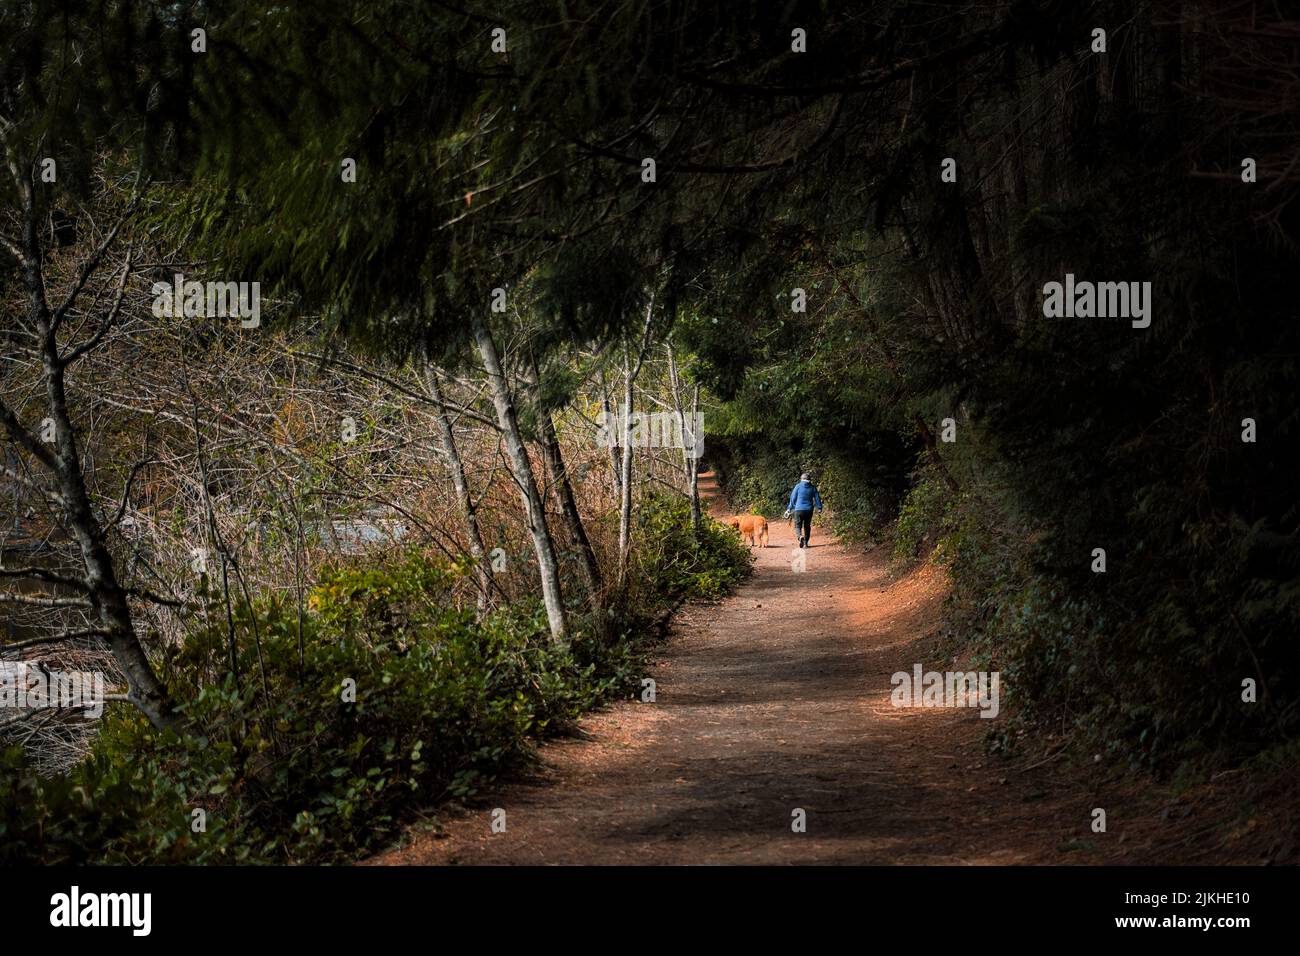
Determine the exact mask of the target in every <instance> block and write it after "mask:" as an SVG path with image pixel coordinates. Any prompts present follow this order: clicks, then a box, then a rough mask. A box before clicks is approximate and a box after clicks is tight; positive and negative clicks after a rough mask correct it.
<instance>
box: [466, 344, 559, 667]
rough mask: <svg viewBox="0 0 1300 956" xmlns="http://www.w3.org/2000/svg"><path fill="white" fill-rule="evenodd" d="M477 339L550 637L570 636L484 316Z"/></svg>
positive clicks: (529, 470)
mask: <svg viewBox="0 0 1300 956" xmlns="http://www.w3.org/2000/svg"><path fill="white" fill-rule="evenodd" d="M473 322H474V339H475V341H476V342H477V344H478V350H479V355H480V356H481V357H482V359H483V367H484V369H485V370H486V371H487V376H488V385H489V387H490V388H491V389H492V404H493V406H494V407H495V408H496V414H497V425H498V427H499V428H500V429H501V433H502V437H504V438H505V442H506V453H507V454H508V455H509V457H510V468H511V471H512V472H514V476H515V482H516V483H517V484H518V485H519V493H520V495H521V496H522V497H523V502H524V515H525V517H526V518H527V520H528V532H529V534H530V535H532V539H533V550H534V551H535V552H536V553H537V569H538V571H539V572H540V573H541V577H542V601H543V603H545V605H546V619H547V622H548V623H549V625H550V629H551V639H552V640H554V641H563V640H565V639H566V638H567V637H568V624H567V621H566V620H565V614H564V595H563V592H562V591H561V588H560V566H559V562H558V561H557V559H556V556H555V543H554V542H553V541H552V540H551V532H550V530H549V529H548V528H547V527H546V511H545V509H544V507H543V505H542V496H541V494H540V493H539V492H538V490H537V481H536V480H535V479H534V477H533V466H532V463H531V462H529V460H528V450H527V449H526V448H525V447H524V440H523V436H522V435H521V433H520V431H519V416H518V414H517V413H516V411H515V405H514V399H513V398H512V397H511V394H510V386H509V384H508V383H507V382H506V376H505V372H504V371H502V368H501V356H500V355H499V354H498V353H497V346H496V342H494V341H493V340H492V333H491V331H489V329H488V327H487V325H486V324H485V323H484V322H483V320H482V319H478V318H476V319H474V320H473Z"/></svg>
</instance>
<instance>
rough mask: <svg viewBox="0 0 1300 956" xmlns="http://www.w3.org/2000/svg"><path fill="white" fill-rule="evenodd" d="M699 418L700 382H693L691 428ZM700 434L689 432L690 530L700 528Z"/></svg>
mask: <svg viewBox="0 0 1300 956" xmlns="http://www.w3.org/2000/svg"><path fill="white" fill-rule="evenodd" d="M699 420H700V383H699V382H696V383H695V397H694V398H692V399H691V428H692V429H694V428H696V427H698V423H699ZM703 437H704V436H702V435H696V434H695V433H694V431H692V433H691V439H692V440H691V449H690V452H691V456H690V459H689V460H688V462H687V468H688V470H689V475H688V478H687V482H688V487H689V489H690V495H691V530H692V531H697V532H698V531H699V530H700V458H699V455H698V454H697V453H696V448H697V447H698V445H699V442H700V439H701V438H703Z"/></svg>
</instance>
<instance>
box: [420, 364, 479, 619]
mask: <svg viewBox="0 0 1300 956" xmlns="http://www.w3.org/2000/svg"><path fill="white" fill-rule="evenodd" d="M425 377H426V378H427V380H428V383H429V394H430V395H432V396H433V400H434V401H435V402H436V403H437V405H438V416H437V417H438V434H439V441H438V444H439V446H440V447H441V448H442V456H443V459H444V460H445V461H446V463H447V470H448V471H449V472H450V473H451V483H452V485H453V487H455V489H456V498H457V500H458V501H459V503H460V513H461V518H462V520H463V521H464V522H465V537H466V538H467V539H468V540H469V554H470V557H471V558H473V560H474V578H475V580H476V581H477V582H478V608H479V611H480V612H481V611H484V610H486V609H487V607H488V604H489V602H490V601H491V598H492V592H493V591H494V590H496V585H495V583H494V581H493V579H492V568H491V566H490V564H489V563H488V558H487V549H486V548H485V547H484V546H483V534H482V531H481V530H480V528H479V524H478V515H477V514H476V513H475V510H474V498H473V496H472V495H471V494H470V490H469V482H468V481H467V480H466V479H465V464H464V462H462V461H461V457H460V450H459V449H458V448H457V447H456V433H455V432H454V431H452V427H451V416H450V415H448V414H447V406H446V405H445V404H444V403H443V400H442V386H441V385H439V384H438V373H437V371H436V370H435V369H433V368H429V369H428V371H427V374H426V376H425Z"/></svg>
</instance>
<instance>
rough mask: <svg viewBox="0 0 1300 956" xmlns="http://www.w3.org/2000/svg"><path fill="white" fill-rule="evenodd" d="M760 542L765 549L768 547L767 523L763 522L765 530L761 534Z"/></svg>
mask: <svg viewBox="0 0 1300 956" xmlns="http://www.w3.org/2000/svg"><path fill="white" fill-rule="evenodd" d="M759 540H761V541H762V542H763V547H765V548H766V547H767V522H766V521H764V522H763V530H762V531H760V532H759Z"/></svg>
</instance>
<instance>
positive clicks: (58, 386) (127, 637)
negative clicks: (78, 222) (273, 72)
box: [4, 179, 178, 730]
mask: <svg viewBox="0 0 1300 956" xmlns="http://www.w3.org/2000/svg"><path fill="white" fill-rule="evenodd" d="M19 189H20V193H21V198H22V202H23V242H22V247H23V263H22V266H23V279H24V282H25V285H26V286H27V300H28V312H29V315H30V316H31V319H32V324H33V325H34V326H35V327H36V331H37V351H38V352H39V355H40V359H41V365H42V369H43V372H44V377H45V400H46V410H47V414H48V415H49V417H50V418H51V420H52V421H53V422H54V449H53V451H52V452H51V451H50V450H49V449H47V448H44V447H42V446H41V445H40V444H39V443H38V442H36V441H35V440H34V436H32V435H31V433H30V432H27V431H26V429H25V428H24V427H23V426H22V424H21V423H20V422H19V421H18V419H17V417H16V416H14V415H12V414H9V413H8V409H5V410H4V411H5V413H6V414H5V415H4V419H5V421H4V424H5V426H6V430H7V431H8V432H9V434H10V436H11V437H12V438H13V439H14V441H15V442H16V443H18V444H21V445H24V446H26V447H27V448H28V450H29V451H31V452H32V453H33V455H34V456H35V457H36V458H37V460H38V461H40V462H41V464H42V465H44V466H45V467H46V468H47V469H48V470H49V471H50V472H51V473H52V476H53V479H54V482H55V484H56V486H57V487H58V490H59V494H60V496H61V497H62V499H63V500H62V504H63V510H64V515H65V517H66V518H67V521H68V524H69V525H70V527H71V529H72V533H73V537H74V538H75V539H76V542H77V547H78V550H79V551H80V552H81V560H82V564H83V566H84V568H85V576H84V578H83V582H84V586H85V589H86V592H87V594H88V597H89V599H90V602H91V604H92V605H93V607H94V610H95V613H96V614H97V616H98V617H99V621H100V625H101V626H102V628H103V629H104V631H105V632H107V639H108V645H109V648H110V650H111V651H112V653H113V657H114V659H115V660H116V661H117V663H118V666H119V667H121V668H122V673H123V674H125V675H126V679H127V684H128V685H129V687H130V699H131V701H132V702H133V703H134V704H135V705H136V706H137V707H138V708H139V709H140V711H141V712H142V713H143V714H144V715H145V717H146V718H148V720H149V722H150V723H151V724H153V726H154V727H156V728H157V729H159V730H164V729H166V728H168V727H173V726H175V725H176V724H177V723H178V720H177V717H176V710H175V707H174V705H173V703H172V700H171V696H170V695H169V694H168V693H167V689H166V688H165V687H164V686H163V684H162V682H161V681H160V680H159V679H158V676H157V675H156V674H155V673H154V670H153V666H152V665H151V664H150V663H149V657H148V655H147V654H146V653H145V650H144V646H143V645H142V644H141V643H140V640H139V637H138V635H137V634H136V630H135V622H134V621H133V619H132V617H131V607H130V604H129V602H128V599H127V593H126V590H125V589H124V588H123V587H122V585H121V583H120V582H119V581H118V579H117V571H116V569H115V568H114V567H113V557H112V555H111V554H110V553H109V550H108V545H107V542H106V538H105V535H104V529H103V527H102V526H101V525H100V523H99V519H98V518H96V517H95V512H94V508H93V506H92V505H91V503H90V494H89V492H88V491H87V490H86V479H85V475H84V474H83V472H82V466H81V458H80V455H79V453H78V450H77V438H76V433H75V432H74V431H73V427H72V419H71V416H70V415H69V413H68V397H67V390H66V388H65V384H64V376H65V373H66V370H67V365H66V364H65V360H64V357H63V356H61V355H60V354H59V347H58V339H57V330H56V329H55V322H54V320H55V316H54V315H52V314H51V312H50V309H49V304H48V303H47V301H46V298H45V279H44V276H43V275H42V274H41V261H42V257H43V255H44V250H43V249H42V248H41V243H40V240H39V238H38V235H37V211H36V203H35V198H34V195H33V190H32V187H31V183H30V181H28V180H25V179H23V180H20V182H19ZM119 225H120V222H119ZM116 228H117V227H114V231H113V233H110V241H111V236H112V235H115V234H116ZM105 248H107V246H105ZM130 265H131V262H130V255H129V254H128V256H127V262H126V267H125V269H124V274H123V277H122V285H121V288H120V289H119V295H118V298H117V300H116V301H115V304H114V309H116V308H119V307H120V306H121V290H122V289H124V288H125V283H126V279H127V276H128V275H129V273H130Z"/></svg>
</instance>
